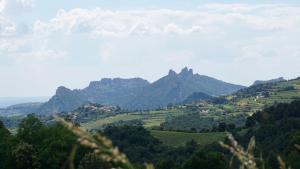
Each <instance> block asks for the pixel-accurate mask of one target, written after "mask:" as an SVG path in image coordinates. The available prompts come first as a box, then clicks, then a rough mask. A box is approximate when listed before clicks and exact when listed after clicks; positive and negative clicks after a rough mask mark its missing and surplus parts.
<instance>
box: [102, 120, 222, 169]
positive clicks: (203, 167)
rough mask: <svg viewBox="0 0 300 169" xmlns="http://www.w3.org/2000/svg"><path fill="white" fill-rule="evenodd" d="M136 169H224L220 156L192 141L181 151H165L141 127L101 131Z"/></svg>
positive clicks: (158, 142)
mask: <svg viewBox="0 0 300 169" xmlns="http://www.w3.org/2000/svg"><path fill="white" fill-rule="evenodd" d="M104 134H105V135H106V136H108V137H109V138H110V139H111V140H112V141H113V143H114V144H115V145H116V146H118V147H119V148H120V150H121V151H122V152H124V153H125V154H126V155H127V156H128V158H129V159H130V161H132V162H134V163H135V164H136V165H137V166H138V168H139V167H141V166H142V165H143V164H144V163H145V162H147V163H152V164H154V165H155V168H156V169H207V168H209V169H226V168H227V166H228V165H227V163H226V162H225V156H224V153H223V152H218V151H215V149H210V151H207V150H208V148H207V147H204V148H203V147H199V146H198V144H197V143H196V142H195V141H193V140H191V141H189V142H187V143H186V145H185V146H183V147H178V148H174V147H167V146H165V145H163V144H162V142H160V141H159V140H158V139H156V138H154V137H153V136H152V135H151V134H150V132H149V131H148V130H146V129H145V128H143V127H142V126H117V127H116V126H112V127H107V128H106V129H105V130H104Z"/></svg>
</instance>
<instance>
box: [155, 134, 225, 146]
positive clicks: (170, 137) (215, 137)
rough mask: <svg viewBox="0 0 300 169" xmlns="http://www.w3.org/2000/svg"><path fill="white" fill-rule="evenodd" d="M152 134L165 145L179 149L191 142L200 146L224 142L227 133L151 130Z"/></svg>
mask: <svg viewBox="0 0 300 169" xmlns="http://www.w3.org/2000/svg"><path fill="white" fill-rule="evenodd" d="M151 134H152V135H153V136H154V137H156V138H158V139H159V140H160V141H162V142H163V143H164V144H165V145H168V146H172V147H178V146H183V145H185V143H186V142H188V141H190V140H192V139H193V140H195V141H196V142H198V144H199V145H206V144H210V143H213V142H218V141H222V140H224V138H225V133H222V132H216V133H185V132H175V131H160V130H151Z"/></svg>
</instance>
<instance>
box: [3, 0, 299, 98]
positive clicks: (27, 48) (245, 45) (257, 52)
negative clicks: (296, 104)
mask: <svg viewBox="0 0 300 169" xmlns="http://www.w3.org/2000/svg"><path fill="white" fill-rule="evenodd" d="M299 27H300V2H299V1H298V2H297V1H293V0H288V1H279V0H275V1H270V0H260V1H258V0H253V1H243V3H240V2H239V1H224V0H216V1H213V2H212V1H208V0H200V1H196V0H187V1H180V0H173V1H170V0H167V1H163V2H161V1H158V0H154V1H147V0H141V1H137V0H133V1H128V2H127V3H126V4H125V3H124V1H121V0H111V1H97V0H89V1H79V0H74V1H72V3H68V2H67V1H58V0H54V1H47V2H46V1H42V0H0V79H2V83H1V88H0V96H1V97H34V96H52V95H53V94H54V93H55V90H56V88H57V87H58V86H66V87H68V88H70V89H81V88H84V87H86V86H87V85H88V84H89V82H90V81H95V80H100V79H101V78H116V77H120V78H133V77H140V78H143V79H146V80H148V81H150V82H153V81H155V80H157V79H159V78H160V77H162V76H165V75H166V74H167V73H168V70H169V69H173V70H175V71H176V72H179V71H180V70H181V69H182V68H183V67H185V66H187V67H189V68H192V69H193V70H194V72H195V73H198V74H201V75H207V76H210V77H214V78H216V79H219V80H222V81H225V82H229V83H233V84H239V85H244V86H249V85H251V84H252V83H253V82H254V81H255V80H268V79H274V78H278V77H284V78H286V79H293V78H297V77H298V76H300V71H299V67H300V48H299V44H300V30H299Z"/></svg>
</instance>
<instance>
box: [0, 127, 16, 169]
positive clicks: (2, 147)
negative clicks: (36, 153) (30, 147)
mask: <svg viewBox="0 0 300 169" xmlns="http://www.w3.org/2000/svg"><path fill="white" fill-rule="evenodd" d="M14 144H15V141H14V139H13V136H12V135H11V134H10V132H9V131H8V129H7V128H6V127H5V126H4V124H3V123H2V122H1V121H0V164H1V165H0V169H6V168H11V167H12V166H13V163H12V161H13V159H12V154H11V149H12V147H13V145H14Z"/></svg>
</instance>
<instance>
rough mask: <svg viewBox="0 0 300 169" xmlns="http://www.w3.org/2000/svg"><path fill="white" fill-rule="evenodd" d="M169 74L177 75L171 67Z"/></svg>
mask: <svg viewBox="0 0 300 169" xmlns="http://www.w3.org/2000/svg"><path fill="white" fill-rule="evenodd" d="M168 75H169V76H176V75H177V73H176V72H175V71H174V70H172V69H170V70H169V74H168Z"/></svg>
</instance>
